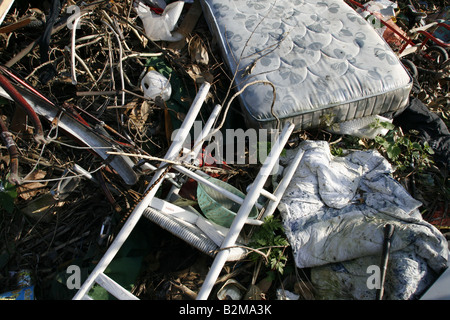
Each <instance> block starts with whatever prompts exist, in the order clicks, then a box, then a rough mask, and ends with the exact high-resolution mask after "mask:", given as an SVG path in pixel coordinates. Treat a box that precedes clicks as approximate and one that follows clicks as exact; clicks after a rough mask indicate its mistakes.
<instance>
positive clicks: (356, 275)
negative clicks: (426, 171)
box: [278, 141, 448, 300]
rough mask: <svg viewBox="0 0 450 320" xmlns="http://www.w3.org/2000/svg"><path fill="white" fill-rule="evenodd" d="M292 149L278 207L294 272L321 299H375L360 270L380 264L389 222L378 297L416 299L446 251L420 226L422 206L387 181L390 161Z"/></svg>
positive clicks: (323, 145)
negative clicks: (295, 161) (298, 155)
mask: <svg viewBox="0 0 450 320" xmlns="http://www.w3.org/2000/svg"><path fill="white" fill-rule="evenodd" d="M299 148H303V150H304V153H303V158H302V160H301V162H300V165H299V167H298V168H297V171H296V173H295V174H294V177H293V178H292V180H291V182H290V184H289V186H288V188H287V189H286V192H285V194H284V196H283V199H282V200H281V202H280V204H279V206H278V209H279V210H280V213H281V216H282V219H283V225H284V229H285V232H286V235H287V237H288V240H289V243H290V245H291V247H292V250H293V253H294V258H295V262H296V265H297V266H298V267H299V268H312V274H313V279H314V280H315V281H316V283H315V285H316V286H317V289H318V291H319V292H321V294H322V296H323V297H324V298H329V299H335V298H336V299H338V298H355V299H371V298H374V297H375V290H372V289H369V288H368V287H367V284H366V282H367V280H368V277H369V276H370V274H368V273H367V270H368V267H369V266H371V265H379V264H380V260H381V251H382V245H383V240H384V231H383V228H384V225H385V224H387V223H390V224H393V225H394V227H395V231H394V236H393V238H392V244H391V258H390V262H389V265H388V271H387V276H386V277H387V278H386V289H385V292H386V294H385V295H386V297H387V298H388V299H403V300H404V299H414V298H416V297H418V295H419V294H420V293H422V292H423V290H425V288H426V287H427V286H428V285H429V284H430V282H431V281H433V279H434V277H435V276H436V275H437V274H439V272H441V271H442V270H443V269H445V268H446V263H447V259H448V245H447V241H446V239H445V237H444V236H443V235H442V233H441V232H440V231H439V230H437V229H436V228H435V227H434V226H432V225H431V224H429V223H428V222H426V221H425V220H423V219H422V216H421V214H420V211H419V207H420V206H421V203H420V202H419V201H417V200H415V199H414V198H413V197H411V195H409V193H408V192H407V191H406V190H405V189H404V188H403V186H401V185H400V184H399V183H398V182H397V181H396V180H395V179H393V178H392V176H391V173H392V171H393V169H392V167H391V165H390V164H389V162H388V161H387V160H386V159H385V158H384V157H382V156H381V155H380V154H379V153H378V152H377V151H375V150H369V151H353V152H350V153H349V154H348V155H346V156H344V157H334V156H332V155H331V153H330V148H329V145H328V143H327V142H326V141H304V142H302V143H301V144H300V146H299ZM294 154H295V153H294ZM284 161H289V158H288V156H287V158H286V159H284ZM314 275H315V276H314ZM319 275H320V276H319ZM336 284H339V285H336Z"/></svg>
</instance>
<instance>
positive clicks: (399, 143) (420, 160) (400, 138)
mask: <svg viewBox="0 0 450 320" xmlns="http://www.w3.org/2000/svg"><path fill="white" fill-rule="evenodd" d="M379 125H381V126H383V127H384V128H386V129H389V131H388V133H387V134H386V135H385V136H377V137H375V142H376V143H377V144H378V146H377V149H378V150H379V151H380V152H381V153H384V154H385V155H386V156H387V158H388V159H389V160H390V161H391V163H392V164H394V165H395V166H396V168H397V171H399V172H404V171H408V170H416V171H418V172H421V171H423V169H425V168H427V167H428V166H430V165H431V164H432V163H433V159H432V157H430V155H432V154H434V152H433V150H432V149H431V147H430V146H429V145H428V143H427V142H426V141H425V142H423V143H422V144H421V143H419V142H417V141H414V139H413V138H412V136H411V135H405V134H404V133H403V132H402V131H401V130H400V128H397V127H395V126H394V125H393V124H391V123H388V122H380V123H379Z"/></svg>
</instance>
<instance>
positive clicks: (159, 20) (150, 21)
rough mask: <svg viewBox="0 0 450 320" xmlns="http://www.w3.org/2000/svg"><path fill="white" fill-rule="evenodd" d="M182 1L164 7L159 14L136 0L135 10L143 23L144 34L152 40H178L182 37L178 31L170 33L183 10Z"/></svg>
mask: <svg viewBox="0 0 450 320" xmlns="http://www.w3.org/2000/svg"><path fill="white" fill-rule="evenodd" d="M183 7H184V1H175V2H172V3H170V4H169V5H167V6H166V7H165V8H164V12H163V13H162V14H161V15H159V14H156V13H154V12H152V11H151V10H150V8H149V7H148V6H146V5H145V4H144V3H142V2H140V1H137V2H136V11H137V13H138V15H139V18H141V20H142V23H143V25H144V29H145V34H146V35H147V37H149V38H150V39H151V40H153V41H178V40H181V39H182V38H183V36H182V35H181V34H179V33H176V32H174V33H172V31H173V30H174V29H175V26H176V25H177V22H178V19H179V18H180V15H181V12H182V11H183Z"/></svg>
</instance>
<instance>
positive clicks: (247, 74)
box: [201, 0, 412, 130]
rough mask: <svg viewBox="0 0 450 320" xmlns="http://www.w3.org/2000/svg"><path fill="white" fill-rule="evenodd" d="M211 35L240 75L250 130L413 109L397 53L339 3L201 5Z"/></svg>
mask: <svg viewBox="0 0 450 320" xmlns="http://www.w3.org/2000/svg"><path fill="white" fill-rule="evenodd" d="M201 4H202V7H203V12H204V14H205V17H206V20H207V22H208V25H209V28H210V30H211V33H212V34H213V35H215V36H216V37H217V39H218V42H219V46H220V48H221V53H222V56H223V59H224V61H225V62H226V64H227V65H228V68H229V70H230V71H231V73H233V75H234V74H235V75H236V77H235V84H236V90H237V91H240V90H242V89H243V88H244V87H245V86H246V85H247V84H250V83H252V82H253V81H256V80H264V81H268V82H270V83H272V84H273V85H274V86H275V89H276V92H275V93H276V98H275V103H274V106H273V109H272V102H273V98H274V95H273V89H272V88H271V86H268V85H263V84H261V83H259V84H253V85H250V86H248V87H247V88H245V90H244V91H243V92H242V93H241V94H240V95H239V100H240V103H241V106H242V110H243V113H244V115H245V117H246V121H247V124H248V125H249V126H250V127H256V128H267V129H271V128H276V126H277V125H278V120H280V124H281V125H282V124H283V123H285V122H287V121H290V122H292V123H294V124H295V126H296V127H295V129H296V130H298V129H308V128H313V127H318V126H319V125H321V124H323V121H326V122H329V121H331V122H332V123H339V122H342V121H346V120H351V119H357V118H362V117H366V116H371V115H388V114H391V113H393V112H395V111H397V110H399V109H403V108H404V107H405V106H406V104H407V103H408V99H409V93H410V91H411V88H412V78H411V77H410V76H409V74H408V73H407V71H406V69H405V68H404V67H403V65H402V64H401V62H400V61H399V59H398V58H397V56H396V55H395V53H394V52H393V51H392V49H391V48H390V47H389V45H388V44H387V43H386V42H385V40H384V39H383V38H382V37H381V36H379V35H378V33H377V32H376V31H375V30H374V29H373V28H372V26H370V25H369V23H368V22H367V21H365V20H364V19H363V18H362V17H361V16H360V15H359V14H358V13H357V12H356V11H354V10H353V9H352V8H351V7H349V6H348V5H347V4H345V3H344V2H343V1H340V0H325V1H320V2H317V1H313V0H304V1H299V0H294V1H278V2H273V1H271V0H260V1H258V2H257V3H253V2H249V1H244V0H202V1H201Z"/></svg>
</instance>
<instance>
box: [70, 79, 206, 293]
mask: <svg viewBox="0 0 450 320" xmlns="http://www.w3.org/2000/svg"><path fill="white" fill-rule="evenodd" d="M210 87H211V85H210V84H209V83H207V82H206V83H204V84H203V85H202V86H201V87H200V90H199V91H198V93H197V95H196V97H195V100H194V101H193V103H192V105H191V108H190V109H189V111H188V113H187V114H186V118H185V119H184V121H183V123H182V125H181V127H180V129H179V130H178V132H177V134H176V136H175V139H174V141H173V143H172V144H171V146H170V147H169V150H168V151H167V153H166V157H165V159H168V160H172V159H174V158H175V157H176V156H178V152H179V151H180V150H181V148H182V145H183V143H184V141H185V140H186V137H187V135H188V134H189V131H190V129H191V127H192V126H193V124H194V121H195V119H196V117H197V115H198V113H199V112H200V109H201V107H202V105H203V102H204V101H205V99H206V95H207V94H208V91H209V89H210ZM164 165H165V163H161V165H160V169H158V170H157V171H156V172H155V174H154V176H153V178H152V180H151V182H150V184H149V186H151V185H153V184H154V183H155V182H156V181H157V180H158V179H159V178H160V177H161V175H162V173H163V172H164V168H163V167H162V166H164ZM162 180H163V179H161V181H159V182H158V183H156V184H155V186H154V187H153V189H151V190H150V192H149V193H148V194H147V195H146V196H145V197H144V199H142V201H141V202H139V203H138V204H137V206H136V208H135V209H134V210H133V212H132V213H131V214H130V216H129V217H128V219H127V221H126V222H125V224H124V225H123V227H122V229H121V230H120V232H119V233H118V234H117V236H116V238H115V239H114V241H113V243H111V245H110V247H109V248H108V250H107V251H106V253H105V254H104V255H103V257H102V259H101V260H100V262H99V263H98V264H97V266H96V267H95V268H94V270H93V271H92V273H91V274H90V275H89V277H88V278H87V280H86V281H85V282H84V283H83V285H82V286H81V288H80V289H79V290H78V292H77V293H76V295H75V296H74V298H73V299H74V300H80V299H82V298H83V297H84V296H85V295H86V294H87V293H88V292H89V290H90V289H91V287H92V286H93V285H94V282H95V280H96V279H97V278H98V277H99V276H100V275H101V273H103V272H104V271H105V269H106V268H107V267H108V265H109V264H110V263H111V261H112V260H113V259H114V257H115V255H116V254H117V252H118V251H119V250H120V248H121V247H122V245H123V244H124V242H125V241H126V240H127V238H128V237H129V235H130V233H131V232H132V231H133V229H134V227H135V226H136V224H137V223H138V221H139V219H140V218H141V216H142V214H143V212H144V210H145V209H147V208H148V206H149V205H150V203H151V201H152V198H153V197H154V196H155V194H156V192H157V191H158V189H159V186H160V185H161V183H162ZM147 190H148V188H147Z"/></svg>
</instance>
